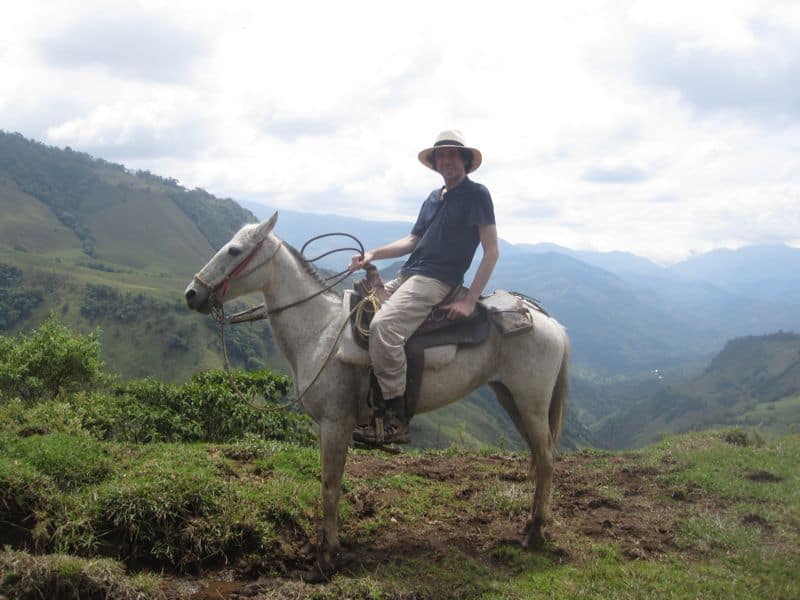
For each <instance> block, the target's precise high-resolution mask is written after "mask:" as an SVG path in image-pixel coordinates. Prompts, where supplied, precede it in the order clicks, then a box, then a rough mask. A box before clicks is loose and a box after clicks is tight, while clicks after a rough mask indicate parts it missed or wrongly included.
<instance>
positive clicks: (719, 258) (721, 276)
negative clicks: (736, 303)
mask: <svg viewBox="0 0 800 600" xmlns="http://www.w3.org/2000/svg"><path fill="white" fill-rule="evenodd" d="M669 272H670V273H672V274H673V275H675V276H677V277H680V278H681V279H684V280H693V281H705V282H708V283H710V284H712V285H714V286H716V287H718V288H720V289H723V290H726V291H728V292H731V293H733V294H738V295H742V296H749V297H754V298H763V299H768V300H780V299H783V298H786V297H787V296H790V295H793V296H795V297H797V296H798V295H800V249H798V248H791V247H789V246H783V245H772V246H749V247H744V248H739V249H738V250H727V249H720V250H713V251H711V252H709V253H707V254H702V255H699V256H695V257H692V258H690V259H688V260H685V261H683V262H681V263H678V264H676V265H673V266H671V267H670V268H669Z"/></svg>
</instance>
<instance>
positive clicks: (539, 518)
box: [489, 382, 553, 548]
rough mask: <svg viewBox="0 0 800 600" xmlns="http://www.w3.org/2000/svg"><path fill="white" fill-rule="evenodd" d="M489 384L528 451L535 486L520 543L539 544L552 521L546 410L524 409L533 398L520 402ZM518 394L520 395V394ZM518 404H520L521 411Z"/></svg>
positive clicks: (500, 387) (496, 384) (495, 384)
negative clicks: (534, 411)
mask: <svg viewBox="0 0 800 600" xmlns="http://www.w3.org/2000/svg"><path fill="white" fill-rule="evenodd" d="M489 385H490V386H491V388H492V390H493V391H494V393H495V396H496V397H497V401H498V402H499V403H500V406H502V407H503V408H504V409H505V410H506V412H507V413H508V415H509V416H510V417H511V421H512V422H513V423H514V425H515V426H516V428H517V431H519V433H520V435H521V436H522V439H523V440H525V442H526V443H527V444H528V448H529V449H530V451H531V464H530V468H529V470H528V477H529V479H530V480H531V483H532V484H533V486H534V488H533V489H534V492H533V503H532V505H531V512H530V517H529V519H528V522H527V523H526V525H525V530H524V533H523V539H522V545H523V546H524V547H525V548H532V547H535V546H540V545H542V544H543V543H544V533H543V532H542V530H543V528H544V526H545V525H547V524H548V523H549V522H550V521H551V520H552V517H551V515H550V495H551V489H552V483H553V451H552V448H551V447H550V428H549V422H548V415H547V412H546V411H545V412H544V413H539V414H537V413H530V412H528V411H526V410H525V409H526V408H527V409H529V410H530V409H531V407H534V406H537V403H536V402H535V400H534V399H533V398H530V399H529V402H519V401H518V398H517V397H516V396H514V395H513V394H512V393H511V391H510V390H509V389H508V388H507V387H506V386H505V385H504V384H502V383H500V382H491V383H490V384H489ZM518 395H519V396H522V394H521V393H520V394H518ZM544 406H546V403H545V404H544ZM520 407H522V411H521V410H520Z"/></svg>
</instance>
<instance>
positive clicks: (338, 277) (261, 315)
mask: <svg viewBox="0 0 800 600" xmlns="http://www.w3.org/2000/svg"><path fill="white" fill-rule="evenodd" d="M331 236H345V237H349V238H351V239H353V240H355V242H356V243H357V244H358V246H359V247H358V248H334V249H333V250H330V251H328V252H325V253H324V254H320V255H319V256H315V257H314V258H311V259H308V258H306V257H305V256H304V255H303V252H304V251H305V249H306V247H307V246H308V245H309V244H310V243H311V242H314V241H316V240H319V239H321V238H325V237H331ZM265 240H266V237H265V238H264V239H262V240H261V241H259V242H258V244H256V246H255V247H254V248H253V249H252V250H251V251H250V252H249V253H248V255H247V256H246V257H245V258H244V259H243V260H242V261H241V262H240V263H239V264H238V265H236V266H235V267H234V268H233V269H232V270H231V272H230V273H228V274H227V275H225V277H223V278H222V281H220V282H219V283H217V284H216V285H213V286H212V285H211V284H209V283H207V282H206V281H204V280H203V279H202V278H201V277H200V275H199V273H197V274H195V275H194V280H195V281H197V282H198V283H199V284H200V285H202V286H203V287H205V288H206V289H207V290H208V291H209V292H210V294H211V299H212V300H213V302H212V306H211V316H212V318H213V319H214V320H215V321H216V322H217V323H219V338H220V345H221V346H222V356H223V361H224V366H225V372H226V373H227V374H228V381H229V383H230V385H231V388H232V389H233V391H234V393H236V395H237V396H238V397H239V399H240V400H243V401H244V402H246V403H247V404H248V405H250V407H251V408H254V409H256V410H260V411H263V412H275V411H278V410H284V409H286V408H287V407H288V406H290V405H291V404H292V402H287V403H285V404H281V405H279V406H275V407H269V408H267V407H263V406H256V405H255V404H253V403H252V402H251V401H250V400H248V399H247V398H246V397H245V396H244V395H243V394H242V393H241V391H239V388H238V386H237V385H236V382H235V381H234V379H233V375H232V373H231V370H230V361H229V360H228V348H227V344H226V343H225V325H226V324H229V325H233V324H236V323H246V322H253V321H260V320H262V319H268V318H269V317H271V316H272V315H275V314H277V313H279V312H282V311H284V310H287V309H289V308H293V307H295V306H298V305H300V304H303V303H304V302H307V301H308V300H311V299H312V298H316V297H317V296H319V295H321V294H324V293H325V292H327V291H329V290H331V289H333V288H334V287H336V286H337V285H338V284H340V283H341V282H342V281H344V280H345V279H346V278H347V277H348V276H349V275H350V269H345V270H344V271H341V272H339V273H336V274H335V275H331V276H330V277H326V278H325V281H329V280H331V279H334V281H333V283H331V284H329V285H327V286H325V287H323V288H322V289H320V290H319V291H317V292H314V293H313V294H311V295H310V296H306V297H305V298H301V299H300V300H295V301H294V302H290V303H288V304H284V305H283V306H279V307H277V308H273V309H266V305H265V304H263V303H262V304H259V305H257V306H253V307H251V308H248V309H246V310H243V311H240V312H238V313H234V314H232V315H230V316H226V315H225V308H224V306H223V304H222V302H221V301H219V300H218V299H217V297H216V292H217V290H219V289H220V288H222V294H221V295H220V299H222V298H224V297H225V295H226V294H227V293H228V286H229V283H230V281H231V279H233V278H234V277H236V276H237V275H239V274H241V273H242V271H244V269H245V267H247V265H248V264H249V263H250V261H251V260H252V259H253V257H254V256H255V255H256V253H257V252H258V251H259V250H260V249H261V246H262V245H263V244H264V241H265ZM281 246H283V242H282V241H280V242H279V243H278V246H277V247H276V248H275V251H274V252H273V253H272V254H271V255H270V256H269V258H267V259H266V260H265V261H264V262H263V263H262V265H263V264H266V263H267V262H269V261H270V260H271V259H272V258H273V257H274V256H275V255H276V254H277V253H278V250H280V249H281ZM347 250H350V251H356V252H359V253H360V254H361V256H362V257H363V256H364V246H363V244H362V243H361V241H360V240H359V239H358V238H356V237H355V236H353V235H350V234H349V233H340V232H335V233H325V234H322V235H318V236H316V237H313V238H311V239H310V240H308V241H307V242H306V243H305V244H303V247H302V249H301V250H300V256H301V257H302V259H303V260H304V261H305V262H307V263H309V264H310V263H313V262H315V261H317V260H319V259H321V258H323V257H325V256H328V255H330V254H333V253H335V252H344V251H347ZM365 301H366V299H365V300H362V301H361V302H359V303H358V304H357V305H356V306H355V307H354V308H353V310H352V311H350V315H348V316H347V318H346V319H345V320H344V323H343V324H342V326H341V327H340V328H339V332H338V333H337V334H336V339H334V341H333V344H331V349H330V351H329V352H328V355H327V356H326V357H325V360H324V361H323V362H322V366H321V367H320V368H319V370H318V371H317V374H316V375H314V378H313V379H312V380H311V382H310V383H309V384H308V385H307V386H306V389H304V390H303V391H302V393H301V394H299V395H298V396H297V398H295V399H294V402H297V403H298V404H301V401H302V399H303V396H305V394H306V392H307V391H308V390H309V389H310V388H311V386H312V385H314V384H315V383H316V382H317V379H319V376H320V375H321V374H322V371H323V370H324V369H325V367H326V366H327V365H328V363H329V362H330V360H331V358H332V357H333V353H334V351H335V350H336V344H337V343H338V342H339V338H341V336H342V333H343V332H344V329H345V327H346V326H347V324H348V322H349V320H350V317H351V316H352V315H353V314H354V313H355V312H356V311H359V310H363V306H362V305H363V304H364V302H365ZM262 309H263V310H262ZM259 311H260V312H259Z"/></svg>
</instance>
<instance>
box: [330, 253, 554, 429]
mask: <svg viewBox="0 0 800 600" xmlns="http://www.w3.org/2000/svg"><path fill="white" fill-rule="evenodd" d="M353 287H354V290H353V291H348V290H346V291H345V295H344V302H343V309H344V310H346V311H347V313H348V314H349V315H350V327H349V329H348V330H346V332H345V335H344V339H343V343H342V345H341V347H340V351H339V353H338V354H337V357H338V358H339V360H342V361H344V362H348V363H351V364H360V365H363V366H367V365H369V355H368V352H367V350H368V348H369V338H368V332H369V324H370V322H371V321H372V317H373V316H374V315H375V304H374V303H371V302H364V303H363V304H362V306H361V307H359V310H356V307H357V306H358V304H359V303H360V302H362V301H363V300H364V298H366V297H367V296H369V294H370V293H372V294H374V297H375V298H376V299H377V300H378V306H379V305H380V303H382V302H383V301H385V300H386V299H387V298H388V295H387V294H385V293H384V292H383V282H382V281H381V279H380V275H379V274H378V271H377V269H376V268H375V267H374V266H372V265H370V266H369V267H368V269H367V275H366V277H365V278H364V279H362V280H361V281H359V282H357V283H355V284H354V286H353ZM466 293H467V289H466V288H464V287H463V286H461V285H459V286H456V287H455V288H454V289H453V290H452V291H451V292H450V293H449V294H448V295H447V297H446V298H445V299H444V300H442V302H441V303H439V304H438V305H436V306H435V307H434V308H433V309H432V310H431V313H430V315H429V316H428V318H427V319H426V320H425V321H424V322H423V324H422V325H420V327H419V328H418V329H417V331H416V332H415V333H414V335H412V336H411V337H410V338H409V339H408V341H407V342H406V346H405V350H406V361H407V368H406V414H407V416H408V418H411V417H412V416H413V415H414V412H415V409H416V406H417V402H418V400H419V397H420V391H421V388H422V375H423V372H424V370H425V369H426V368H427V369H428V370H429V371H433V370H436V369H439V368H442V367H444V366H446V365H447V364H449V363H451V362H452V361H453V360H454V359H455V355H456V351H457V349H458V348H459V347H466V346H476V345H479V344H481V343H483V342H484V341H486V339H487V338H488V337H489V332H490V330H491V327H492V325H494V326H495V328H496V329H497V330H498V331H499V332H500V333H501V334H503V335H515V334H518V333H523V332H525V331H530V330H531V329H532V328H533V318H532V315H531V312H530V309H531V308H533V309H536V310H538V311H540V312H542V313H544V314H547V313H546V312H545V311H544V309H542V308H541V306H539V304H538V303H537V302H536V301H534V300H533V299H531V298H528V297H527V296H524V295H523V294H518V293H515V292H506V291H503V290H498V291H496V292H494V293H492V294H491V295H489V296H487V297H482V298H481V299H480V300H479V301H478V303H477V304H476V306H475V310H474V311H473V312H472V314H471V315H469V316H467V317H464V318H460V319H453V320H451V319H448V318H447V311H446V310H444V309H443V308H442V306H445V305H447V304H450V303H452V302H455V301H457V300H458V299H460V298H462V297H463V296H464V295H466ZM359 350H360V351H359ZM371 380H374V377H371ZM371 387H372V394H373V397H374V396H375V395H376V394H380V388H379V387H378V386H377V385H375V382H374V381H373V384H372V385H371ZM364 409H365V410H364V411H359V412H365V411H366V412H368V407H364Z"/></svg>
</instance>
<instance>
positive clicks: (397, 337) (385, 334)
mask: <svg viewBox="0 0 800 600" xmlns="http://www.w3.org/2000/svg"><path fill="white" fill-rule="evenodd" d="M391 283H394V282H391ZM450 289H451V287H450V286H449V285H448V284H446V283H443V282H441V281H439V280H437V279H433V278H431V277H424V276H421V275H414V276H412V277H409V278H408V279H407V280H406V281H404V282H402V284H401V285H400V286H399V287H398V288H397V289H396V290H394V293H393V294H392V295H391V297H390V298H389V299H388V300H387V301H386V302H385V303H384V304H383V306H381V309H380V310H379V311H378V312H377V314H376V315H375V317H373V319H372V323H371V325H370V341H369V353H370V359H371V362H372V368H373V371H374V373H375V376H376V377H377V379H378V383H379V384H380V386H381V391H382V392H383V397H384V398H385V399H386V406H387V408H388V409H390V411H391V412H392V413H393V414H394V415H395V416H399V417H400V420H401V421H402V428H403V429H404V432H405V435H406V436H407V429H408V428H407V423H406V422H405V416H404V413H405V398H404V394H405V389H406V354H405V343H406V340H407V339H408V338H409V337H411V335H413V333H414V332H415V331H416V330H417V328H418V327H419V326H420V325H421V324H422V322H423V321H424V320H425V319H426V318H427V316H428V315H429V314H430V312H431V309H432V308H433V307H434V306H436V305H437V304H439V303H440V302H441V301H442V300H444V298H445V297H446V296H447V294H448V292H449V291H450ZM395 426H396V424H395ZM389 433H392V432H389ZM389 437H390V438H391V435H390V436H389ZM390 441H391V439H390Z"/></svg>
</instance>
